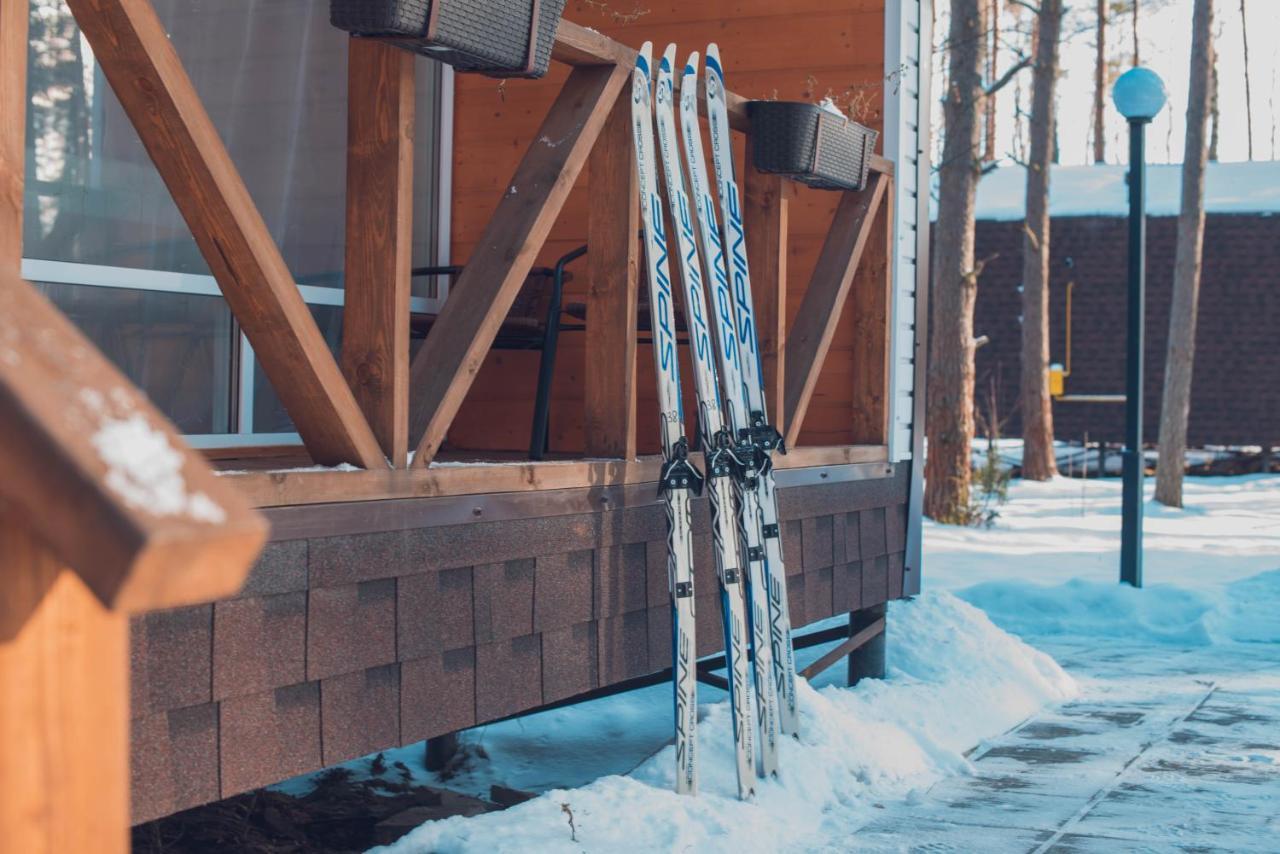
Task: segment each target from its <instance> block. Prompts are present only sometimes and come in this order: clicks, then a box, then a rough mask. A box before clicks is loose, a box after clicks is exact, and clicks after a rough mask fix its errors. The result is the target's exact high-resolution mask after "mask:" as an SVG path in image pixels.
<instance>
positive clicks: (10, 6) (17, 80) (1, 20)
mask: <svg viewBox="0 0 1280 854" xmlns="http://www.w3.org/2000/svg"><path fill="white" fill-rule="evenodd" d="M29 13H30V7H29V5H28V4H27V3H21V2H18V3H0V264H3V265H5V267H7V269H6V270H5V272H12V273H13V275H15V276H16V275H18V274H19V273H20V271H21V266H22V215H23V205H24V199H23V188H24V181H25V178H26V162H27V160H26V128H27V51H28V44H27V16H28V14H29Z"/></svg>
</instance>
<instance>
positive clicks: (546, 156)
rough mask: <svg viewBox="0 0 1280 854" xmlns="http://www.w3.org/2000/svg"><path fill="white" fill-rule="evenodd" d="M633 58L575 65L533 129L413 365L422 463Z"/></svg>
mask: <svg viewBox="0 0 1280 854" xmlns="http://www.w3.org/2000/svg"><path fill="white" fill-rule="evenodd" d="M628 75H629V72H628V70H627V68H626V67H625V66H621V65H618V66H600V65H592V66H581V67H578V68H575V69H574V70H573V71H572V72H570V74H569V79H568V80H566V81H565V84H564V88H563V89H561V90H560V95H559V97H558V98H557V99H556V102H555V104H553V105H552V107H551V110H550V112H548V113H547V117H546V119H545V120H544V121H543V123H542V126H541V127H540V128H539V130H538V132H537V134H536V135H535V136H534V139H533V141H532V143H531V144H530V146H529V149H528V151H527V152H526V153H525V156H524V159H523V160H522V161H521V162H520V165H519V167H517V169H516V173H515V175H514V176H513V177H512V179H511V186H510V189H509V190H508V191H507V192H506V193H505V194H504V195H503V197H502V201H501V202H499V203H498V207H497V210H495V211H494V215H493V218H492V219H491V220H490V221H489V224H488V226H487V227H486V228H485V231H484V237H483V238H481V241H480V246H481V247H483V250H482V251H481V252H480V253H478V254H477V255H476V256H473V257H472V259H471V260H470V262H469V263H468V264H467V267H466V271H465V272H464V273H463V274H462V275H461V276H459V277H458V280H457V282H455V283H454V287H453V290H452V292H451V295H450V298H449V299H448V300H447V301H446V302H445V304H444V308H443V309H442V310H441V312H440V317H439V319H438V320H437V321H436V323H435V325H434V326H433V327H432V331H431V334H430V335H428V336H427V340H426V342H425V343H424V344H423V346H422V349H421V350H419V351H418V354H417V356H416V357H415V358H414V360H413V364H412V366H411V369H410V370H411V376H410V383H411V387H412V389H413V391H412V393H411V398H410V415H411V421H410V425H411V433H413V434H415V435H416V434H418V433H419V431H420V433H421V436H422V438H421V441H420V442H419V443H418V449H417V453H416V454H415V456H414V460H413V465H415V466H425V465H427V464H428V463H430V462H431V460H432V458H433V457H434V456H435V454H436V451H437V450H439V448H440V444H441V442H443V441H444V437H445V433H446V431H447V430H448V429H449V425H450V423H452V421H453V417H454V415H456V414H457V412H458V407H459V406H461V405H462V399H463V398H464V397H465V396H466V393H467V389H469V388H470V387H471V383H472V381H473V380H474V379H475V375H476V372H477V371H478V370H479V369H480V365H481V362H482V361H483V360H484V356H485V353H487V352H488V350H489V346H490V345H491V344H492V343H493V338H494V336H495V335H496V334H497V331H498V327H499V326H500V325H501V323H502V320H503V318H504V317H505V316H506V314H507V311H508V310H509V309H510V308H511V302H512V300H514V299H515V296H516V294H517V293H518V292H519V290H520V287H521V285H523V283H524V280H525V277H526V276H527V275H528V273H529V268H530V267H532V266H533V262H534V259H535V258H536V257H537V253H538V250H539V248H540V247H541V246H542V243H543V241H544V240H546V238H547V234H548V233H549V232H550V230H551V226H552V225H553V224H554V223H555V219H556V216H557V215H558V214H559V212H560V207H561V205H563V204H564V200H565V198H566V197H567V196H568V195H569V191H570V190H571V189H573V184H574V182H575V181H576V180H577V178H578V173H579V172H581V171H582V167H583V166H584V165H586V161H587V156H588V154H589V153H590V151H591V146H592V145H593V144H594V143H595V140H596V137H598V136H599V135H600V130H601V128H602V127H603V126H604V122H605V119H606V117H607V116H608V115H609V111H610V110H611V109H612V108H613V105H614V102H615V101H616V100H617V97H618V94H619V92H621V91H622V89H623V85H624V84H625V83H626V81H627V79H628Z"/></svg>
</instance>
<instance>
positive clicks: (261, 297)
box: [68, 0, 386, 468]
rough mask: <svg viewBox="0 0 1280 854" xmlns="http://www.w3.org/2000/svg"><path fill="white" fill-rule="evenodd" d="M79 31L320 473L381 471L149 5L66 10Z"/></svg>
mask: <svg viewBox="0 0 1280 854" xmlns="http://www.w3.org/2000/svg"><path fill="white" fill-rule="evenodd" d="M68 5H69V6H70V8H71V11H72V12H73V13H74V14H75V17H76V22H77V23H78V24H79V26H80V31H81V32H82V33H83V34H84V36H85V38H87V39H88V41H89V44H90V45H91V46H92V48H93V53H94V57H95V58H96V60H97V62H98V63H99V64H100V65H101V67H102V70H103V73H104V74H105V75H106V77H107V81H108V82H109V83H110V84H111V88H112V90H113V91H114V92H115V94H116V96H117V97H118V98H119V99H120V103H121V105H123V107H124V109H125V112H126V113H127V114H128V115H129V119H130V121H131V122H132V123H133V126H134V128H135V129H136V130H137V132H138V137H139V138H140V139H141V140H142V144H143V145H144V146H145V147H146V149H147V153H148V154H149V155H150V156H151V160H152V161H153V162H154V163H155V165H156V169H157V171H158V172H159V173H160V176H161V177H162V178H163V179H164V182H165V184H166V185H167V186H168V188H169V192H170V194H171V195H172V196H173V200H174V202H175V203H176V204H177V206H178V210H180V211H181V212H182V215H183V218H184V219H185V220H186V222H187V226H188V227H189V228H190V229H191V234H192V236H193V237H194V238H195V240H196V243H197V245H199V247H200V251H201V253H202V254H203V255H204V259H205V262H206V263H207V264H208V265H209V269H210V270H211V271H212V272H213V275H214V277H215V278H216V279H217V281H218V285H219V287H221V289H222V293H223V296H225V297H226V300H227V304H228V305H229V306H230V308H231V311H232V313H233V314H234V315H235V317H236V319H237V320H238V321H239V322H240V326H241V328H243V329H244V332H245V335H247V336H248V338H249V341H250V343H251V344H252V345H253V350H254V353H255V354H256V355H257V358H258V360H259V361H260V362H261V364H262V368H263V370H264V371H265V372H266V374H267V376H268V377H269V378H270V380H271V384H272V385H273V386H274V387H275V389H276V392H277V393H278V394H279V395H280V400H281V401H282V402H283V403H284V407H285V410H286V411H288V413H289V415H290V417H292V418H293V422H294V424H295V425H296V426H297V429H298V432H299V433H300V434H301V436H302V439H303V441H304V442H305V443H306V445H307V449H308V450H309V451H311V454H312V456H313V457H315V459H316V461H317V462H322V463H342V462H347V463H354V464H356V465H361V466H364V467H366V468H372V467H379V466H383V467H385V466H386V459H385V458H384V457H383V455H382V450H381V448H379V446H378V440H377V439H376V438H375V437H374V435H373V431H372V430H371V429H370V428H369V424H368V422H367V421H366V420H365V418H364V416H363V414H362V413H361V412H360V407H359V406H358V405H357V404H356V400H355V397H354V395H353V394H352V393H351V389H350V388H349V387H348V386H347V384H346V382H345V381H344V380H343V377H342V372H341V371H340V370H339V368H338V364H337V362H336V360H335V359H334V358H333V355H332V353H330V352H329V349H328V347H327V346H326V344H325V342H324V338H323V337H321V335H320V330H319V329H318V328H317V327H316V324H315V320H314V319H313V318H312V317H311V313H310V310H309V309H308V308H307V305H306V303H305V302H303V299H302V296H301V294H300V293H299V291H298V288H297V285H296V284H295V283H294V281H293V277H292V276H291V275H290V274H289V270H288V269H287V267H286V266H285V263H284V259H283V258H282V257H281V256H280V250H279V249H278V248H277V247H276V245H275V243H274V242H273V241H272V239H271V234H270V232H268V231H267V226H266V224H265V223H264V222H263V220H262V216H261V214H259V212H258V209H257V207H256V206H255V205H254V203H253V199H252V198H250V196H249V191H248V190H247V189H246V188H245V185H244V181H243V180H242V179H241V178H240V174H239V172H237V171H236V168H235V165H234V164H233V163H232V162H231V157H230V155H229V154H228V153H227V150H226V147H225V146H223V144H222V140H221V139H220V138H219V137H218V132H217V130H216V129H215V128H214V126H213V122H212V121H211V120H210V119H209V116H208V113H206V112H205V109H204V106H203V105H202V104H201V102H200V98H199V96H198V95H197V94H196V91H195V88H194V87H193V86H192V84H191V80H190V79H189V78H188V77H187V74H186V71H185V70H184V69H183V67H182V62H181V60H179V58H178V55H177V53H176V52H175V51H174V48H173V44H172V43H171V42H170V41H169V38H168V35H167V34H166V32H165V29H164V26H163V25H162V24H161V23H160V20H159V18H157V16H156V13H155V10H154V9H153V8H152V6H151V3H150V2H148V0H70V2H69V3H68Z"/></svg>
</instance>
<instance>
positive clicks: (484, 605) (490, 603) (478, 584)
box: [474, 558, 534, 644]
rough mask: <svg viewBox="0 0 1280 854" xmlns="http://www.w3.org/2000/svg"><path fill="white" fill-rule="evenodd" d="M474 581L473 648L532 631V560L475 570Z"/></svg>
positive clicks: (497, 564)
mask: <svg viewBox="0 0 1280 854" xmlns="http://www.w3.org/2000/svg"><path fill="white" fill-rule="evenodd" d="M474 578H475V621H476V643H477V644H483V643H493V642H494V641H500V640H508V639H510V638H514V637H519V636H520V635H527V634H529V633H531V632H532V631H533V586H534V560H533V558H526V559H524V560H509V561H505V562H503V563H492V564H485V565H482V566H477V567H476V568H475V575H474Z"/></svg>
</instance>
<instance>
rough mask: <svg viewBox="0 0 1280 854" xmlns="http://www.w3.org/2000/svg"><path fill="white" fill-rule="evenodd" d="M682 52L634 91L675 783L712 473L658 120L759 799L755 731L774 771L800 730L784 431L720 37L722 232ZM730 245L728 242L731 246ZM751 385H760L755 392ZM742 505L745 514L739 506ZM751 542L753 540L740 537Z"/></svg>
mask: <svg viewBox="0 0 1280 854" xmlns="http://www.w3.org/2000/svg"><path fill="white" fill-rule="evenodd" d="M675 51H676V48H675V45H670V46H668V48H667V50H666V52H665V53H664V55H663V57H662V60H661V62H660V64H659V67H658V72H657V86H656V93H655V88H654V85H653V75H652V72H651V68H652V66H651V61H652V46H651V45H650V44H649V43H647V42H646V43H645V45H644V46H643V47H642V48H641V51H640V56H639V57H638V58H637V60H636V69H635V72H634V74H633V77H632V99H631V102H632V130H633V136H634V141H635V147H636V162H637V169H638V174H639V181H638V183H639V188H640V206H641V220H642V223H643V227H644V235H645V257H646V261H647V272H648V286H649V297H650V299H649V302H650V306H651V311H652V325H653V329H654V339H653V340H654V360H655V366H656V371H657V377H658V404H659V409H660V411H661V419H660V420H661V429H662V449H663V457H664V466H663V470H662V475H661V483H660V489H661V490H662V492H663V495H664V496H665V498H666V508H667V521H668V574H669V577H670V583H671V593H672V634H673V650H674V659H675V666H674V674H675V676H674V689H675V715H676V766H677V767H676V790H677V791H678V792H684V793H693V792H696V790H697V763H696V738H695V730H694V726H695V722H696V661H695V651H696V643H695V640H694V609H693V603H694V598H693V571H692V569H693V564H692V537H691V532H690V521H689V500H690V495H689V493H690V492H694V493H699V492H700V491H701V489H702V486H703V479H702V476H701V475H700V473H698V472H697V470H696V469H695V468H694V467H693V465H692V464H691V463H690V462H689V459H688V451H689V445H688V440H687V438H686V437H685V435H684V420H683V412H682V405H681V399H680V373H679V364H678V358H677V350H676V336H675V328H676V326H675V317H674V299H673V283H672V281H671V276H670V267H669V264H668V254H669V252H670V243H669V241H668V236H667V235H666V233H665V226H664V219H663V211H662V201H661V194H660V193H659V191H658V186H657V184H658V181H657V167H656V163H655V156H654V153H653V148H654V145H653V139H654V134H653V131H654V124H655V118H656V125H657V131H658V148H659V149H660V152H661V161H662V167H663V175H664V179H665V183H666V185H667V198H668V201H669V202H670V206H671V221H672V223H673V225H674V228H675V231H676V241H675V249H676V251H678V252H679V257H680V272H681V287H682V289H683V293H684V306H685V315H686V326H687V329H688V334H689V344H690V347H689V349H690V353H691V357H692V362H693V368H694V385H695V388H696V391H697V397H698V418H699V425H700V434H701V436H702V439H703V442H702V444H703V451H704V456H705V458H706V466H707V484H706V485H707V487H708V489H709V497H710V505H711V527H712V539H713V544H714V553H715V556H716V558H715V559H716V576H717V579H718V582H719V587H720V601H721V608H722V612H723V616H724V641H725V656H726V665H727V672H728V680H727V681H728V686H729V702H730V708H731V714H732V720H733V735H734V746H735V754H736V760H737V772H738V794H739V797H742V798H749V797H751V796H752V795H754V792H755V780H756V777H757V765H756V750H755V743H754V735H755V733H756V732H757V731H758V732H759V735H760V758H759V766H758V770H759V773H760V774H762V775H765V776H767V775H770V774H773V773H776V771H777V736H778V734H779V732H785V733H788V734H794V733H795V732H796V731H797V720H796V711H795V665H794V660H793V657H792V652H791V642H790V625H789V618H788V615H787V610H786V604H787V598H786V578H785V569H784V567H783V564H782V552H781V548H780V540H779V536H778V524H777V504H776V497H775V495H774V492H773V478H772V473H771V469H770V460H771V458H770V453H771V452H772V450H774V449H775V448H780V447H781V445H780V442H779V441H778V436H777V431H776V430H773V429H772V428H771V427H769V426H768V421H767V418H766V417H765V414H764V413H765V409H764V397H763V384H762V382H761V373H760V362H759V353H758V348H757V346H756V333H755V322H754V316H753V312H752V305H751V288H750V279H749V274H748V271H747V266H746V252H745V244H744V240H745V236H744V233H743V229H742V219H741V214H740V205H739V204H738V191H737V182H736V179H735V178H734V173H733V161H732V153H731V150H730V147H729V120H728V110H727V104H726V102H725V95H724V92H725V89H724V80H723V73H722V72H721V66H720V63H719V54H718V51H717V50H716V46H715V45H711V46H710V47H709V48H708V51H707V82H706V91H707V112H708V117H709V119H710V126H711V138H712V152H713V158H714V163H715V168H716V174H717V179H718V185H719V187H720V197H721V208H722V209H723V210H724V211H725V229H726V231H725V238H724V239H722V238H721V237H720V234H719V229H718V227H717V220H716V211H715V203H714V201H713V200H712V198H711V195H710V192H709V190H708V186H707V178H706V165H705V159H704V156H703V150H702V137H701V132H700V129H699V124H698V110H697V100H696V98H697V63H698V55H697V54H696V53H695V54H693V55H692V56H691V57H690V59H689V61H688V63H686V65H685V67H684V72H683V74H682V77H681V87H680V92H681V97H680V119H681V135H682V137H683V141H684V144H685V146H684V155H685V157H684V161H685V163H686V164H687V167H688V172H689V178H690V181H691V186H692V189H693V192H694V194H695V199H696V202H695V203H691V202H690V198H689V194H688V192H687V190H686V184H685V174H684V170H683V168H682V166H681V155H680V149H679V147H678V146H677V142H676V120H675V85H674V74H673V68H674V65H675V56H676V53H675ZM695 230H696V233H695ZM699 237H700V238H701V244H702V254H703V255H704V256H705V257H706V258H707V260H708V264H709V265H710V267H711V271H712V287H713V294H714V302H713V306H714V308H715V313H714V314H708V312H707V298H706V293H705V287H704V278H703V273H702V270H703V268H702V262H701V258H700V256H699V248H698V247H699ZM725 244H728V245H729V246H730V247H731V251H730V253H729V254H728V255H727V256H726V253H725V251H724V246H725ZM730 260H731V264H732V274H731V273H730ZM708 318H710V322H708ZM713 351H714V353H715V354H716V355H715V356H713ZM717 362H718V363H719V371H720V372H721V373H722V374H723V377H724V387H725V396H724V399H723V401H722V399H721V395H720V385H719V382H718V381H717ZM744 363H747V364H744ZM752 384H754V385H755V386H756V387H755V388H754V391H753V390H752V388H751V385H752ZM735 504H736V506H737V509H738V511H739V512H738V513H735V512H734V508H735ZM740 542H741V543H742V544H743V547H740ZM744 559H745V563H746V565H747V572H746V573H745V576H744V573H743V568H742V564H743V563H744ZM744 581H745V584H746V592H747V597H746V598H747V601H748V603H749V605H748V607H747V608H744V605H743V595H742V590H743V583H744ZM748 634H749V635H750V641H751V650H752V653H753V655H752V656H751V663H752V671H753V673H752V675H753V677H754V680H753V681H754V683H755V700H756V702H755V703H753V702H752V690H751V681H752V680H748V677H747V662H748V656H747V655H746V644H747V636H748ZM780 699H781V703H780V702H779V701H780Z"/></svg>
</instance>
